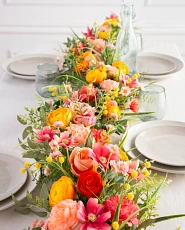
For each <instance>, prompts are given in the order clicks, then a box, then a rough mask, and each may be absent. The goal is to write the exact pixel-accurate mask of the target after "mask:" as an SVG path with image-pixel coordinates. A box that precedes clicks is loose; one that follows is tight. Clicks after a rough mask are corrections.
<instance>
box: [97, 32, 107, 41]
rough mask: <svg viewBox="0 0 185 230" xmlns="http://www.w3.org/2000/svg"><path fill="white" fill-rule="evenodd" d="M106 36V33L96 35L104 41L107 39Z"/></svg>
mask: <svg viewBox="0 0 185 230" xmlns="http://www.w3.org/2000/svg"><path fill="white" fill-rule="evenodd" d="M107 36H108V32H105V31H100V32H99V33H98V38H101V39H105V38H107Z"/></svg>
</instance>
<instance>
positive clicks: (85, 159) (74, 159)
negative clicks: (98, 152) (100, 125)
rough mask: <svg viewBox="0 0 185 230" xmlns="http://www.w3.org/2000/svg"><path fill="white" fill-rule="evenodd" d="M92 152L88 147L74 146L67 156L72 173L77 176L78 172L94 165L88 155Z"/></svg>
mask: <svg viewBox="0 0 185 230" xmlns="http://www.w3.org/2000/svg"><path fill="white" fill-rule="evenodd" d="M92 154H93V151H92V149H90V148H86V147H84V148H80V147H76V148H74V150H73V151H72V152H71V155H70V157H69V162H70V164H71V171H72V173H73V174H74V175H76V176H79V175H80V173H82V172H84V171H87V170H89V169H92V168H93V166H95V162H94V161H93V159H92V158H91V157H89V155H92Z"/></svg>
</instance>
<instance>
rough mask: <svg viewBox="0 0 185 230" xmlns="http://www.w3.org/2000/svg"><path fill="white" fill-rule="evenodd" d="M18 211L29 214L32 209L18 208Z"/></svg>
mask: <svg viewBox="0 0 185 230" xmlns="http://www.w3.org/2000/svg"><path fill="white" fill-rule="evenodd" d="M16 211H17V212H18V213H20V214H22V215H28V214H29V213H30V211H31V209H30V208H25V209H19V210H18V209H16Z"/></svg>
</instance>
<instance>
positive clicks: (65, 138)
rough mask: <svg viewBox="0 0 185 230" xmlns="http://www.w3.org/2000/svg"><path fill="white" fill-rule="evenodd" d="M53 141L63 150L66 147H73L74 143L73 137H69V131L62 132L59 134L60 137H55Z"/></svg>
mask: <svg viewBox="0 0 185 230" xmlns="http://www.w3.org/2000/svg"><path fill="white" fill-rule="evenodd" d="M54 139H55V141H56V142H57V143H58V145H59V146H62V147H64V148H65V149H67V148H68V147H71V146H73V143H74V140H73V139H74V138H73V136H71V137H70V132H69V131H65V132H62V133H61V134H60V137H58V136H57V135H55V136H54Z"/></svg>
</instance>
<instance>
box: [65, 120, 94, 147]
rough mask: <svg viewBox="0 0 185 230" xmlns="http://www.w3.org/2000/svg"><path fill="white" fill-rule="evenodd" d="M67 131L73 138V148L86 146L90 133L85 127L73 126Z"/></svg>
mask: <svg viewBox="0 0 185 230" xmlns="http://www.w3.org/2000/svg"><path fill="white" fill-rule="evenodd" d="M67 130H68V132H69V133H71V134H72V136H73V146H79V145H82V144H85V142H86V140H87V138H88V136H89V132H90V130H89V129H88V128H86V127H85V126H84V125H78V124H71V125H70V126H69V127H68V128H67Z"/></svg>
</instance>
